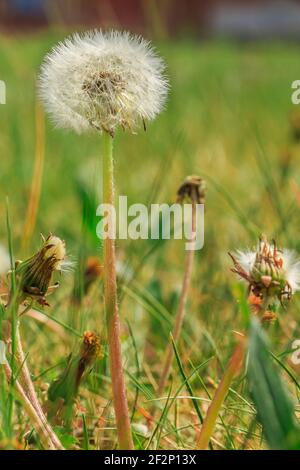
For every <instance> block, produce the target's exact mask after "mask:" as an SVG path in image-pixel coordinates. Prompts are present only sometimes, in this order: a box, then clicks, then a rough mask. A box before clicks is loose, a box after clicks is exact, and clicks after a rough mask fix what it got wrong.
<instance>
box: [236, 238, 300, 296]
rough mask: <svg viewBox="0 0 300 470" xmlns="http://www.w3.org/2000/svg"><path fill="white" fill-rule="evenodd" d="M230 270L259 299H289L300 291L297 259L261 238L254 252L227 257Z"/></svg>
mask: <svg viewBox="0 0 300 470" xmlns="http://www.w3.org/2000/svg"><path fill="white" fill-rule="evenodd" d="M230 256H231V258H232V260H233V263H234V268H233V269H232V271H233V272H234V273H236V274H238V275H239V276H240V278H242V279H243V280H244V281H246V282H247V283H248V284H249V291H250V293H253V294H254V295H255V296H257V297H260V298H261V299H270V300H271V299H273V300H275V299H279V300H280V302H282V301H283V300H290V299H291V297H292V295H293V294H294V293H295V292H296V291H298V290H300V260H299V257H298V256H297V254H296V253H295V252H294V251H291V250H287V249H282V250H280V249H278V248H277V245H276V243H275V241H273V242H272V243H271V244H269V243H268V241H267V239H266V237H264V236H263V237H261V238H260V240H259V242H258V245H257V249H256V251H238V252H237V254H236V255H235V256H233V255H232V254H230Z"/></svg>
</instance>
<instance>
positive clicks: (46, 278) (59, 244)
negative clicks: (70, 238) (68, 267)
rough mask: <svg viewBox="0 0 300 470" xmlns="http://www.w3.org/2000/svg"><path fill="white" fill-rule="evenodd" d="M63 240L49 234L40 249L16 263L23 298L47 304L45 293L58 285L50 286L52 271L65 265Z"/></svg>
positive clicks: (58, 269)
mask: <svg viewBox="0 0 300 470" xmlns="http://www.w3.org/2000/svg"><path fill="white" fill-rule="evenodd" d="M65 255H66V249H65V242H64V241H62V240H61V239H60V238H58V237H55V236H53V235H49V236H48V238H47V239H46V240H44V243H43V245H42V247H41V248H40V250H39V251H38V252H37V253H36V254H35V255H33V256H32V257H31V258H29V259H27V260H26V261H22V262H20V263H19V264H18V266H17V269H16V275H17V277H18V280H19V288H20V291H21V292H22V295H23V298H24V300H25V299H26V298H31V299H32V300H36V301H37V302H39V303H40V304H41V305H48V304H47V302H46V298H45V297H46V295H47V294H50V293H51V291H52V290H53V289H54V288H56V287H57V286H58V284H57V283H56V284H54V285H53V286H50V283H51V279H52V275H53V273H54V271H62V270H63V268H64V265H65Z"/></svg>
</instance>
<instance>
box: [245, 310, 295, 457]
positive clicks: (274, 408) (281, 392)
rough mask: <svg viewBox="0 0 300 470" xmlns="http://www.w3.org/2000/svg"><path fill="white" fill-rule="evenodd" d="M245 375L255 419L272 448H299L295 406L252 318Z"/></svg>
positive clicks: (256, 323)
mask: <svg viewBox="0 0 300 470" xmlns="http://www.w3.org/2000/svg"><path fill="white" fill-rule="evenodd" d="M248 377H249V384H250V390H251V394H252V397H253V401H254V403H255V406H256V409H257V412H258V420H259V421H260V423H261V424H262V426H263V432H264V435H265V438H266V440H267V442H268V444H269V446H270V447H271V448H273V449H281V450H292V449H294V450H295V449H300V427H299V426H298V424H297V422H296V418H295V414H294V405H293V403H292V401H291V398H290V396H289V393H288V391H287V390H286V388H285V387H284V385H283V382H282V380H281V378H280V376H279V374H278V370H277V368H275V366H274V364H273V362H272V360H271V356H270V353H269V346H268V340H267V338H266V336H265V334H264V332H263V331H262V328H261V326H260V324H259V322H258V321H257V320H256V319H254V320H253V321H252V326H251V334H250V342H249V366H248Z"/></svg>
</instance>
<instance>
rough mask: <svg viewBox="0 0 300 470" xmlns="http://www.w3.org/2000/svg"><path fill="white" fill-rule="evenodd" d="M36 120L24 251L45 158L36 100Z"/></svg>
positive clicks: (41, 120)
mask: <svg viewBox="0 0 300 470" xmlns="http://www.w3.org/2000/svg"><path fill="white" fill-rule="evenodd" d="M35 120H36V143H35V160H34V169H33V176H32V182H31V188H30V196H29V202H28V206H27V213H26V218H25V226H24V232H23V237H22V243H23V247H22V248H23V251H24V252H26V251H27V248H28V245H29V242H30V240H31V237H32V234H33V232H34V228H35V224H36V218H37V213H38V208H39V202H40V195H41V187H42V179H43V169H44V160H45V119H44V113H43V109H42V107H41V105H40V104H39V103H38V102H37V103H36V108H35Z"/></svg>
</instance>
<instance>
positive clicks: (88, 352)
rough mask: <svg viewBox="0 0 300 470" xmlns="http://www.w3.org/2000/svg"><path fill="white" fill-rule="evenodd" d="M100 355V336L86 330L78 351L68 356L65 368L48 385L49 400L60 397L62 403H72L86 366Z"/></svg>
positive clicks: (91, 363)
mask: <svg viewBox="0 0 300 470" xmlns="http://www.w3.org/2000/svg"><path fill="white" fill-rule="evenodd" d="M101 357H102V347H101V342H100V337H99V336H98V335H96V334H95V333H93V332H92V331H86V332H85V333H84V335H83V338H82V342H81V345H80V350H79V352H78V353H76V354H74V355H73V354H71V355H70V356H69V358H68V362H67V366H66V368H65V369H64V371H63V372H62V374H61V375H60V376H59V377H58V378H57V379H56V380H54V382H52V384H51V385H50V388H49V390H48V398H49V400H50V401H51V402H56V401H57V400H59V401H60V399H62V400H63V404H64V405H66V404H71V403H73V402H74V399H75V398H76V396H77V393H78V389H79V386H80V383H81V382H82V380H83V378H84V375H85V373H86V372H87V370H88V368H89V367H91V366H92V365H93V364H94V363H95V361H96V360H97V359H99V358H101ZM52 412H53V410H52Z"/></svg>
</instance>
